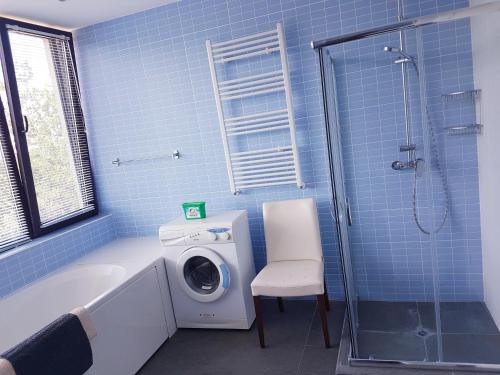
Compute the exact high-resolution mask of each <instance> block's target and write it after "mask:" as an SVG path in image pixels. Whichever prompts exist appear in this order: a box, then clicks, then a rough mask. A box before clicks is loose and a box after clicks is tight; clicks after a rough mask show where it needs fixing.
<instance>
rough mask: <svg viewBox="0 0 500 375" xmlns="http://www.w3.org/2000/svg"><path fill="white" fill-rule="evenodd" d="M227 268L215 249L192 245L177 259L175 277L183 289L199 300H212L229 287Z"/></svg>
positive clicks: (220, 295) (221, 294)
mask: <svg viewBox="0 0 500 375" xmlns="http://www.w3.org/2000/svg"><path fill="white" fill-rule="evenodd" d="M229 276H230V275H229V268H228V267H227V265H226V264H225V263H224V261H223V260H222V258H221V257H220V256H219V255H217V253H215V251H213V250H211V249H209V248H206V247H192V248H190V249H188V250H186V251H185V252H183V253H182V254H181V256H180V257H179V259H178V261H177V279H178V281H179V284H180V285H181V286H182V288H183V289H184V291H185V292H186V293H187V294H188V295H189V296H190V297H191V298H193V299H194V300H196V301H199V302H213V301H215V300H217V299H219V298H221V297H222V296H223V295H224V293H225V292H226V290H227V289H228V288H229Z"/></svg>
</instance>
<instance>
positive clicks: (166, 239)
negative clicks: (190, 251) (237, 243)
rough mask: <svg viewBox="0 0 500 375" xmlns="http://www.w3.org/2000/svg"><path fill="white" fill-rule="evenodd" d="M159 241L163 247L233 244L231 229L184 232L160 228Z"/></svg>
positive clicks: (218, 228)
mask: <svg viewBox="0 0 500 375" xmlns="http://www.w3.org/2000/svg"><path fill="white" fill-rule="evenodd" d="M160 240H161V242H162V243H163V245H165V246H167V245H206V244H211V243H228V242H233V236H232V232H231V228H223V227H214V228H198V229H196V228H193V229H191V230H189V231H186V230H170V229H168V228H165V227H161V228H160Z"/></svg>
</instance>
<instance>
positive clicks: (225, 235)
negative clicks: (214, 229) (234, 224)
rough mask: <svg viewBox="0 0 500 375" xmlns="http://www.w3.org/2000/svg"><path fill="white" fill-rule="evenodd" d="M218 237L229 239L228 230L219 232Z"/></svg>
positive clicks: (224, 239)
mask: <svg viewBox="0 0 500 375" xmlns="http://www.w3.org/2000/svg"><path fill="white" fill-rule="evenodd" d="M218 237H219V239H221V240H223V241H227V240H229V237H230V235H229V233H228V232H221V233H218Z"/></svg>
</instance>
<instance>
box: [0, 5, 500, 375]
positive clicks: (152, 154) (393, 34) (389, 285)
mask: <svg viewBox="0 0 500 375" xmlns="http://www.w3.org/2000/svg"><path fill="white" fill-rule="evenodd" d="M499 3H500V2H498V1H491V0H489V1H488V0H470V1H467V0H280V1H277V0H250V1H240V0H179V1H175V0H147V1H141V2H133V1H125V2H124V1H116V0H113V1H111V0H110V1H107V2H106V3H105V4H102V2H99V1H97V0H92V1H85V2H82V1H78V0H64V1H62V0H43V1H40V0H38V1H16V0H3V1H2V2H1V3H0V38H1V39H0V57H1V70H2V72H1V74H0V99H1V100H2V107H4V110H5V121H0V140H1V146H2V148H1V150H0V151H1V154H0V157H1V159H2V167H1V168H0V176H1V178H0V192H1V194H0V202H1V207H0V213H1V215H0V223H1V227H0V332H4V333H3V334H2V333H0V357H2V355H1V353H4V352H6V351H7V350H9V349H10V348H11V347H13V346H14V345H16V344H18V343H20V342H21V341H22V340H24V339H27V338H28V337H29V336H30V335H32V334H35V333H36V332H37V331H38V330H40V329H43V328H44V326H46V325H47V324H49V323H51V321H52V320H55V319H57V318H58V317H59V315H63V314H66V313H68V312H70V311H72V310H73V309H74V308H76V307H79V306H84V307H86V308H87V310H89V311H90V315H91V319H92V320H93V321H94V322H93V323H94V325H95V327H96V331H97V336H96V337H95V338H93V339H91V340H90V342H91V344H92V354H93V362H94V365H93V367H91V368H90V369H89V370H88V372H87V373H89V374H107V375H108V374H121V375H123V374H133V373H138V374H143V375H147V374H163V373H172V374H190V373H207V374H213V373H221V372H222V371H224V372H225V373H230V374H245V373H252V374H267V373H273V374H292V373H293V374H335V373H338V374H381V373H384V374H385V373H388V374H390V373H391V372H394V373H422V374H434V373H443V374H451V373H459V372H463V373H465V374H467V373H474V374H475V373H480V372H485V373H500V332H499V330H498V328H497V327H500V294H499V292H498V291H497V288H496V285H498V282H500V280H499V276H498V272H497V271H496V270H497V269H498V267H499V266H500V256H499V255H498V254H497V251H496V242H497V241H498V240H497V238H496V232H497V229H496V228H497V222H496V220H498V218H497V215H496V212H497V209H498V206H499V198H498V194H497V190H498V187H500V173H499V172H498V161H497V159H496V157H495V156H494V155H495V154H496V148H497V145H498V144H499V142H500V133H499V132H498V131H496V130H495V128H494V126H495V125H494V123H495V122H496V121H495V119H496V116H498V114H497V112H496V107H495V102H496V98H497V97H496V94H495V90H496V89H497V87H498V86H499V85H498V83H500V77H499V71H500V69H498V68H497V66H498V64H496V63H495V62H496V61H498V58H499V56H498V52H497V51H496V49H495V48H494V46H495V40H494V36H495V35H496V34H498V31H499V30H498V26H496V25H498V24H499V22H498V21H499V20H500V12H499V10H500V5H499ZM495 21H496V22H495ZM271 32H272V33H271ZM263 34H264V35H263ZM252 35H257V36H256V37H254V39H258V38H263V39H265V43H267V44H269V45H270V47H266V48H267V49H266V53H265V54H263V55H259V56H250V58H249V59H245V60H243V61H227V62H223V63H222V64H219V63H218V61H217V56H221V55H220V54H221V53H222V54H223V53H224V52H220V51H225V49H224V48H227V46H230V45H231V44H230V43H240V44H241V46H242V47H241V48H250V50H251V48H253V47H252V46H251V43H252V42H251V40H252V39H249V38H250V37H251V36H252ZM270 35H271V36H270ZM275 35H277V37H276V38H277V39H276V43H278V42H279V44H278V47H276V45H275V44H272V43H275V39H272V38H274V36H275ZM271 39H272V40H271ZM249 40H250V42H249ZM47 41H49V42H47ZM207 41H210V42H209V44H208V45H207ZM231 41H234V42H231ZM245 43H247V44H245ZM248 43H250V44H248ZM248 46H250V47H248ZM275 47H276V48H275ZM234 48H236V47H234ZM238 48H239V47H238ZM273 49H274V50H273ZM226 50H227V49H226ZM251 51H252V50H251ZM274 52H277V53H274ZM250 53H251V52H250ZM214 55H215V57H214ZM229 56H230V57H231V55H229ZM211 57H212V58H211ZM21 69H23V72H20V70H21ZM276 69H281V71H282V73H283V77H284V78H283V80H282V81H281V78H280V80H279V81H273V80H274V79H275V77H274V76H264V77H263V76H262V75H265V74H269V72H270V71H275V70H276ZM245 76H250V77H253V80H254V81H255V82H254V83H253V84H259V82H261V81H263V85H269V86H265V87H266V89H267V88H268V87H270V88H271V90H273V87H275V86H273V85H274V84H275V83H276V82H278V83H276V85H277V84H280V85H283V90H282V91H279V92H274V91H273V92H264V93H262V95H258V96H255V97H251V98H245V97H243V98H237V100H236V101H235V103H231V104H229V103H228V100H226V99H228V98H227V97H226V98H224V97H223V96H224V94H221V92H223V91H224V90H222V89H220V87H223V86H224V85H231V84H232V83H234V80H238V79H241V77H245ZM223 77H224V78H223ZM269 77H271V78H269ZM280 77H281V76H280ZM218 80H219V82H218ZM223 80H226V83H224V82H223ZM231 81H232V83H231ZM221 82H223V83H222V86H221ZM228 82H229V83H228ZM238 82H240V83H238ZM241 82H242V81H237V82H236V85H235V86H234V87H236V86H237V85H240V86H237V87H236V88H233V89H230V90H233V91H234V90H248V87H251V86H252V83H251V82H250V83H249V82H248V81H247V82H244V81H243V83H241ZM280 87H281V86H280ZM64 88H66V89H67V90H66V91H64ZM217 88H219V91H218V90H217ZM266 89H263V90H266ZM239 92H240V93H241V92H243V93H245V91H239ZM233 95H234V94H233ZM61 98H63V99H62V101H61ZM65 100H66V101H65ZM54 102H55V103H58V104H59V105H54V104H53V103H54ZM51 103H52V104H51ZM281 108H286V111H285V113H286V116H288V117H287V120H286V121H283V120H282V117H279V116H282V114H281V113H278V112H277V111H278V110H281ZM259 112H260V113H262V112H264V113H268V115H267V116H268V117H266V118H263V119H262V121H263V122H266V121H267V122H269V123H270V124H274V120H276V118H274V117H272V116H275V115H276V116H277V118H278V120H277V121H276V123H278V126H281V125H283V126H281V127H280V128H279V129H276V130H273V131H272V132H271V131H270V132H266V131H263V129H261V128H258V130H260V132H258V133H247V134H243V135H241V136H238V137H235V136H234V134H233V135H231V134H229V133H228V129H230V128H231V127H233V129H234V128H235V127H238V126H240V127H241V126H246V124H245V122H244V121H247V124H248V123H249V124H250V125H249V127H248V128H247V129H250V130H251V131H252V129H255V128H251V126H254V125H255V123H256V120H252V116H254V115H255V114H258V113H259ZM269 113H273V114H272V115H271V114H269ZM277 113H278V114H277ZM0 115H1V114H0ZM229 115H231V116H232V118H233V120H230V121H226V120H227V119H229ZM238 117H240V119H241V118H242V117H246V119H243V120H237V119H238ZM47 119H49V120H48V121H47ZM235 119H236V120H235ZM280 121H281V122H280ZM231 122H232V125H231ZM235 122H236V123H237V125H234V123H235ZM49 123H52V125H53V124H56V127H55V128H54V127H52V128H51V129H49V131H48V132H47V131H46V129H45V128H46V127H48V126H49V125H48V124H49ZM238 124H239V125H238ZM278 126H276V127H278ZM56 128H57V129H56ZM30 130H31V132H30ZM231 131H234V130H229V132H231ZM37 135H41V137H40V138H39V139H38V140H37V139H36V138H37ZM497 141H498V142H497ZM76 146H78V147H76ZM285 146H286V147H285ZM44 147H45V148H44ZM236 149H237V151H238V152H240V154H237V155H236V154H235V153H234V150H236ZM252 149H253V150H268V151H264V153H263V154H262V155H261V156H259V157H261V158H263V159H267V158H268V157H269V158H271V159H272V158H273V157H274V156H276V155H278V157H281V156H280V155H285V154H286V155H287V158H288V157H289V158H288V159H287V162H289V164H287V165H286V168H287V169H282V170H279V172H277V174H276V175H275V176H277V177H273V176H272V177H271V179H269V180H266V179H264V180H266V181H267V182H266V183H261V180H257V182H256V183H254V185H259V186H251V184H247V186H245V185H244V184H243V183H241V181H242V180H243V181H244V180H245V178H241V176H242V175H243V176H245V173H247V172H244V173H241V165H242V164H241V163H240V164H239V165H240V171H239V172H238V168H237V167H236V164H238V163H236V164H235V163H234V160H245V159H244V158H248V157H249V156H248V155H254V154H241V152H243V153H245V152H251V151H250V150H252ZM269 150H276V152H275V154H272V153H271V151H269ZM232 151H233V155H231V152H232ZM232 157H236V158H239V159H232ZM242 158H243V159H242ZM275 162H280V161H279V160H277V161H276V160H275ZM273 168H282V167H281V166H278V165H274V166H273ZM283 168H285V167H283ZM282 171H287V172H286V173H289V171H291V172H290V173H292V174H291V176H292V177H289V176H290V174H288V175H286V176H288V177H287V178H288V180H285V178H284V177H281V176H283V175H284V173H285V172H282ZM238 173H240V174H239V175H238ZM259 173H262V172H259ZM281 173H283V174H281ZM47 175H48V178H46V177H47ZM235 176H240V177H236V178H235ZM263 177H267V175H265V176H263ZM65 178H66V180H64V179H65ZM273 178H274V180H273ZM61 179H62V180H64V181H66V185H64V186H62V184H60V183H58V181H62V180H61ZM67 181H70V182H67ZM254 181H255V180H254ZM276 181H278V182H276ZM282 181H284V182H283V183H281V182H282ZM260 185H266V186H260ZM42 190H43V192H42ZM311 198H312V199H313V201H314V204H315V206H316V208H317V213H316V215H315V217H316V218H315V219H314V220H311V221H310V222H314V223H317V225H318V227H319V232H320V236H321V246H320V247H321V251H322V260H321V261H322V263H323V265H324V269H322V270H321V272H322V275H323V274H324V278H322V280H324V281H322V283H323V282H324V288H323V284H322V288H323V289H324V290H323V291H324V292H325V293H326V292H327V296H328V300H329V304H330V310H329V311H328V312H327V314H326V315H327V321H328V322H327V331H329V341H330V342H329V345H328V346H329V347H328V348H325V345H324V344H325V343H326V341H325V342H323V336H322V332H323V333H324V332H325V331H324V325H322V323H323V320H322V311H323V307H324V306H322V303H324V300H321V299H320V298H318V302H317V301H316V297H315V296H314V294H318V296H319V295H320V294H321V293H319V292H318V293H311V294H312V296H311V295H309V296H305V295H304V297H302V296H291V297H290V298H284V300H283V301H282V300H281V299H280V300H279V302H278V303H276V301H275V300H274V299H275V298H266V296H265V294H263V295H262V300H261V301H260V303H261V306H260V307H261V310H262V311H261V317H262V319H263V322H264V331H265V348H261V346H260V345H259V335H258V332H257V331H258V327H257V324H256V323H254V322H253V315H252V314H255V310H254V305H253V303H252V301H251V300H248V301H247V300H245V302H242V301H240V302H237V301H236V300H235V301H234V304H235V305H238V304H241V305H244V306H245V308H244V310H245V311H246V313H247V314H250V315H249V316H250V317H249V318H248V322H247V323H248V325H249V327H248V328H245V329H221V327H216V326H215V325H214V326H213V327H212V328H214V329H206V327H203V328H202V329H197V328H196V327H185V328H184V327H183V326H182V324H181V323H180V322H181V320H182V319H181V317H180V313H179V311H180V308H179V306H177V307H176V300H175V298H176V295H178V296H180V295H182V293H183V291H182V290H181V289H180V286H179V285H178V283H177V280H176V278H175V275H172V273H173V272H175V270H174V271H172V270H171V269H169V263H168V256H169V255H168V254H167V252H168V251H169V250H168V249H170V248H174V247H175V246H170V242H168V241H170V239H172V238H173V239H175V238H174V237H175V236H174V237H172V238H168V239H167V238H162V231H161V230H160V228H163V226H164V225H165V224H167V223H171V222H172V220H179V219H178V218H180V217H182V216H183V215H184V213H183V207H182V205H183V204H184V203H186V202H206V215H207V218H208V219H210V218H211V217H212V218H219V217H220V216H218V215H222V216H223V215H224V213H227V212H234V211H237V210H244V211H245V212H246V213H245V214H244V217H245V218H246V219H245V220H248V225H247V227H248V234H249V238H248V239H246V237H245V236H246V235H242V236H243V237H245V239H246V240H248V241H247V242H248V243H250V245H248V246H246V247H247V248H248V249H250V250H251V253H250V254H251V256H250V257H249V259H248V263H249V264H250V263H251V264H252V267H254V271H253V272H254V273H253V274H251V272H250V274H248V275H246V277H247V279H245V278H243V279H241V280H239V281H240V284H232V285H240V286H241V288H242V289H244V290H247V289H248V297H249V298H251V297H252V296H251V295H250V283H251V282H252V279H253V277H255V274H259V271H261V270H263V269H265V268H264V267H265V266H266V264H267V263H268V261H269V254H268V250H269V249H268V247H269V240H270V237H271V236H270V231H271V229H269V226H268V225H267V223H266V212H265V208H263V205H264V204H268V203H270V202H280V201H296V200H309V199H311ZM75 202H76V203H75ZM75 204H76V206H75ZM290 212H291V211H290ZM289 216H290V218H286V215H285V218H284V219H283V220H286V219H290V220H293V219H294V218H293V215H289ZM221 220H222V219H221ZM224 220H225V219H224ZM201 222H203V220H200V221H196V220H192V221H190V222H189V225H192V226H193V228H195V227H196V225H201V224H197V223H201ZM310 222H309V221H307V222H305V226H307V225H308V224H310ZM183 223H184V222H183V221H180V224H179V225H184V224H183ZM222 224H224V225H222ZM175 225H177V224H175ZM235 225H236V224H235ZM214 226H215V225H214ZM216 226H217V228H216V229H221V228H225V227H227V223H226V222H225V221H221V223H220V224H217V225H216ZM299 229H300V228H299ZM175 230H179V229H175ZM235 231H236V229H234V228H233V233H236V232H235ZM298 231H299V232H300V230H298ZM172 232H174V230H173V229H172ZM209 233H211V234H210V236H212V235H213V236H215V237H217V238H220V237H221V233H219V232H215V231H214V232H209ZM233 233H231V235H232V234H233ZM202 236H203V235H202ZM207 236H208V235H207ZM228 236H229V235H228ZM159 237H160V238H159ZM235 238H236V237H235ZM160 239H161V242H160ZM266 243H268V245H267V246H266ZM166 245H168V246H166ZM207 246H208V245H207ZM218 246H230V244H229V243H228V244H223V245H218ZM178 247H179V248H181V246H178ZM226 256H228V255H226ZM221 257H222V258H223V259H224V254H222V255H221ZM225 260H226V261H228V260H227V259H225ZM228 262H229V261H228ZM231 271H233V270H232V269H231ZM233 274H234V272H233ZM233 274H232V275H231V282H233V280H236V278H233V277H232V276H233ZM221 277H222V276H221ZM57 280H61V281H60V284H58V281H57ZM101 281H102V283H101ZM141 286H143V287H144V288H148V291H151V292H148V293H144V292H141V290H139V289H140V288H141ZM230 287H231V285H230ZM58 288H61V289H58ZM134 288H136V289H134ZM151 288H154V290H155V292H153V291H152V290H153V289H151ZM51 290H53V291H54V292H53V293H49V292H50V291H51ZM229 290H230V289H229ZM127 292H128V293H127ZM64 293H67V294H64ZM230 296H231V295H230V294H229V293H228V294H227V295H223V296H222V297H221V298H220V299H219V302H220V303H221V304H222V302H224V303H228V305H229V306H230V308H232V307H233V306H231V304H230V301H231V299H230V298H229V297H230ZM283 296H284V297H286V295H285V294H283ZM254 297H255V295H254ZM268 297H275V296H274V295H271V296H268ZM112 300H113V301H115V300H116V301H118V302H116V301H115V302H116V303H115V304H111V303H108V302H109V301H112ZM90 301H92V302H90ZM322 301H323V302H322ZM327 302H328V301H327ZM52 306H57V308H55V307H54V308H52ZM23 307H25V309H23ZM239 307H241V306H235V308H239ZM255 307H257V305H255ZM282 307H284V308H283V310H284V311H283V312H281V311H280V310H281V308H282ZM45 310H47V311H45ZM49 310H50V311H49ZM257 310H258V309H257ZM258 315H259V314H258ZM49 317H50V319H49ZM16 322H17V323H16ZM140 322H143V323H140ZM152 322H156V323H155V324H153V323H152ZM141 324H142V325H141ZM222 328H224V327H222ZM6 330H7V331H8V334H7V335H5V332H6ZM118 331H120V332H121V333H120V335H116V332H118ZM121 335H123V336H121ZM6 337H7V338H8V339H7V338H6ZM107 338H109V340H110V341H107ZM261 343H262V342H261ZM45 349H46V350H48V349H47V348H45ZM1 370H2V368H1V359H0V374H2V375H3V373H2V372H1ZM16 372H18V373H22V372H21V371H16ZM62 373H66V374H68V373H69V372H62ZM82 373H83V372H82Z"/></svg>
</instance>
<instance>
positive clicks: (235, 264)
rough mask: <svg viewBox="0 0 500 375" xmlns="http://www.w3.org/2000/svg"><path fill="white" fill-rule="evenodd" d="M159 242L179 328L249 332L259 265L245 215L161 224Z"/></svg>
mask: <svg viewBox="0 0 500 375" xmlns="http://www.w3.org/2000/svg"><path fill="white" fill-rule="evenodd" d="M159 236H160V240H161V242H162V244H163V246H164V247H165V250H164V254H165V261H166V265H167V274H168V280H169V284H170V293H171V297H172V303H173V307H174V313H175V319H176V322H177V327H179V328H227V329H249V328H250V326H251V325H252V323H253V321H254V319H255V311H254V307H253V299H252V292H251V290H250V283H251V282H252V280H253V278H254V277H255V266H254V260H253V253H252V245H251V241H250V231H249V227H248V216H247V212H246V211H230V212H225V213H222V214H219V215H214V216H209V217H207V218H206V219H202V220H189V221H188V220H186V219H184V218H183V217H182V218H179V219H176V220H174V221H172V222H170V223H168V224H165V225H162V226H161V227H160V230H159Z"/></svg>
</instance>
